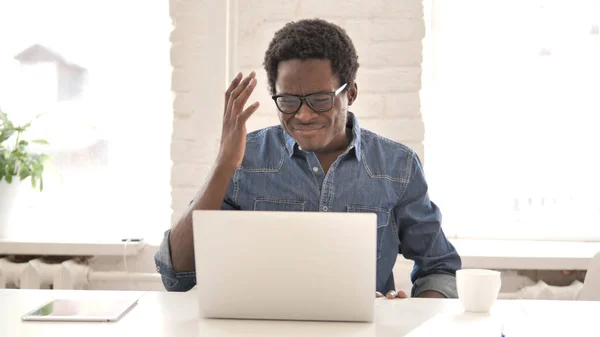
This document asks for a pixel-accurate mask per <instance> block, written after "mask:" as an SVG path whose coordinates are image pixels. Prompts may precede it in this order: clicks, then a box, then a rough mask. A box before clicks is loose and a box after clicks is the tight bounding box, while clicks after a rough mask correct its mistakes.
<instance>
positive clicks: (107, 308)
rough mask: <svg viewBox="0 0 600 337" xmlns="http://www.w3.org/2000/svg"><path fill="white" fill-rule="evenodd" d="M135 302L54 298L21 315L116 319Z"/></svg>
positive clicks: (30, 317)
mask: <svg viewBox="0 0 600 337" xmlns="http://www.w3.org/2000/svg"><path fill="white" fill-rule="evenodd" d="M136 302H137V300H135V299H126V300H120V299H84V300H76V299H56V300H53V301H51V302H49V303H46V304H44V305H42V306H41V307H39V308H37V309H35V310H34V311H32V312H30V313H28V314H27V315H25V316H23V319H25V320H27V319H29V320H36V319H42V320H100V321H110V320H116V319H118V318H119V317H120V316H121V315H122V314H123V313H124V312H125V311H127V310H128V309H129V308H130V307H131V306H133V305H134V304H135V303H136Z"/></svg>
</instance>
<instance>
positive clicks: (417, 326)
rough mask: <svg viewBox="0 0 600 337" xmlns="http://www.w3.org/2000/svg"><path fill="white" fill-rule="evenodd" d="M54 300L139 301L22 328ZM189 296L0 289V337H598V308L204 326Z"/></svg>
mask: <svg viewBox="0 0 600 337" xmlns="http://www.w3.org/2000/svg"><path fill="white" fill-rule="evenodd" d="M57 295H59V296H62V295H66V296H69V297H74V296H115V295H119V296H132V295H133V296H139V297H140V300H139V303H138V305H137V306H136V307H134V308H133V310H132V311H130V312H129V313H127V314H126V315H125V316H124V317H123V318H122V319H121V320H120V321H119V322H115V323H84V322H78V323H63V322H22V321H21V315H22V314H23V313H25V312H27V311H29V310H32V309H33V308H34V307H36V306H38V305H40V304H42V302H44V301H48V300H50V299H52V298H55V297H56V296H57ZM194 295H195V294H194V293H166V292H148V293H142V292H141V293H131V292H94V291H85V292H84V291H57V290H0V336H10V337H21V336H23V337H24V336H27V337H35V336H61V337H75V336H76V337H82V336H83V337H92V336H108V337H120V336H142V337H149V336H173V337H192V336H194V337H196V336H208V337H210V336H219V337H226V336H246V337H252V336H261V337H269V336H278V337H279V336H291V337H295V336H298V337H299V336H303V337H304V336H311V337H313V336H314V337H316V336H327V337H341V336H353V337H361V336H365V337H370V336H379V337H387V336H390V337H391V336H393V337H401V336H408V337H424V336H433V337H436V336H460V337H471V336H473V337H475V336H477V337H486V336H491V337H499V336H500V329H501V325H502V323H504V324H505V325H507V327H506V328H505V330H506V331H505V332H506V337H522V336H528V337H529V336H540V337H541V336H544V337H549V336H561V337H565V336H566V337H569V336H578V337H581V336H600V328H599V326H600V325H598V323H597V320H598V317H600V316H598V313H600V302H558V301H535V302H534V301H498V302H497V303H496V305H495V307H494V309H493V312H492V314H490V315H474V314H465V313H463V312H462V309H461V306H460V303H459V302H458V301H457V300H436V299H408V300H385V299H377V300H375V303H376V321H375V323H373V324H370V323H328V322H284V321H279V322H274V321H238V320H204V319H201V318H200V317H199V312H198V307H197V305H196V301H195V299H194V297H193V296H194Z"/></svg>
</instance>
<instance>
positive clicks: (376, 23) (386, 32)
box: [343, 18, 425, 45]
mask: <svg viewBox="0 0 600 337" xmlns="http://www.w3.org/2000/svg"><path fill="white" fill-rule="evenodd" d="M343 28H344V29H345V30H346V32H347V33H348V35H349V36H350V38H351V39H352V40H353V41H354V43H355V44H357V43H361V44H363V45H367V44H368V43H372V42H392V41H421V40H422V39H423V38H424V37H425V23H424V21H423V19H422V18H420V19H398V18H395V19H368V20H347V21H346V22H345V25H344V27H343Z"/></svg>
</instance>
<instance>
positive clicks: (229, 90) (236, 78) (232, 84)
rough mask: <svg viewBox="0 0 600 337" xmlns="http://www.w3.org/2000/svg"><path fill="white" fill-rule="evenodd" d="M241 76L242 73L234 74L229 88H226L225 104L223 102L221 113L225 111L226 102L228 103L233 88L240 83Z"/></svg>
mask: <svg viewBox="0 0 600 337" xmlns="http://www.w3.org/2000/svg"><path fill="white" fill-rule="evenodd" d="M242 76H243V75H242V73H238V74H237V76H235V78H234V79H233V80H232V81H231V84H229V88H227V91H226V92H225V104H223V113H227V104H228V103H229V97H230V96H231V94H232V93H233V90H235V88H237V86H238V85H239V84H240V81H241V80H242Z"/></svg>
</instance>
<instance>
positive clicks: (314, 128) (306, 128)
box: [292, 125, 324, 135]
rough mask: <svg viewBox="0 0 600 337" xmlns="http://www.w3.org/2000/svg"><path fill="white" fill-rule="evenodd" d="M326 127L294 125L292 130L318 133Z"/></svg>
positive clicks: (302, 133)
mask: <svg viewBox="0 0 600 337" xmlns="http://www.w3.org/2000/svg"><path fill="white" fill-rule="evenodd" d="M323 128H324V126H323V125H294V126H292V131H293V132H295V133H298V134H301V135H310V134H313V133H317V132H318V131H320V130H322V129H323Z"/></svg>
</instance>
